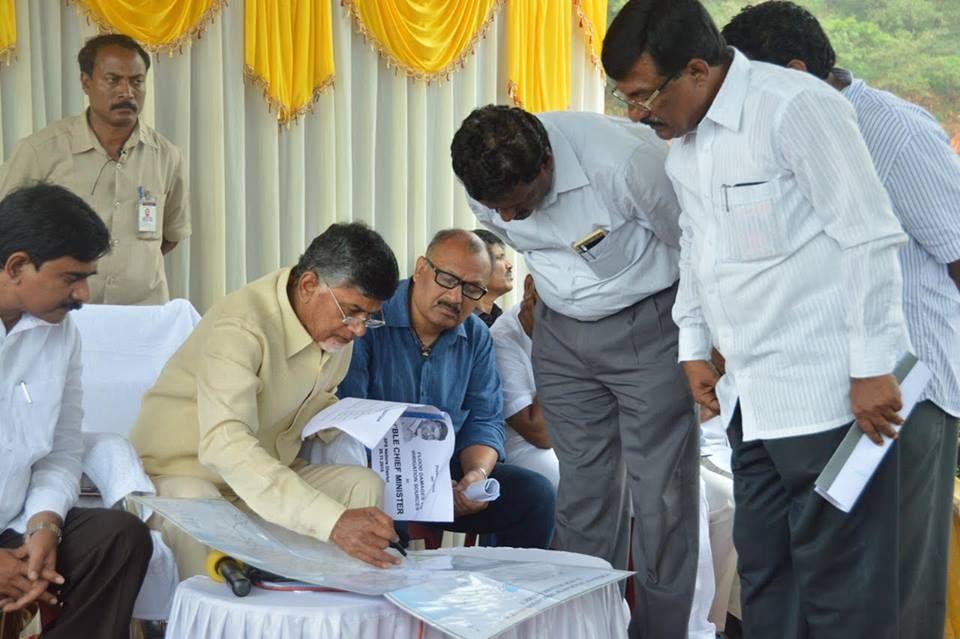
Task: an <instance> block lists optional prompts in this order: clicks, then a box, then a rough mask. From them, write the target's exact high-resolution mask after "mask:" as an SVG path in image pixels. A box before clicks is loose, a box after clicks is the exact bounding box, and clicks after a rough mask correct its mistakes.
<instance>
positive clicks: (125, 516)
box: [0, 184, 153, 639]
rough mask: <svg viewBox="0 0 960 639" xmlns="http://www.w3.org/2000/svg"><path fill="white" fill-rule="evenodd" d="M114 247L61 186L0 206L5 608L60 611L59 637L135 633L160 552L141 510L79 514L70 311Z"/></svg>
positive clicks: (77, 400) (1, 599) (74, 335)
mask: <svg viewBox="0 0 960 639" xmlns="http://www.w3.org/2000/svg"><path fill="white" fill-rule="evenodd" d="M109 247H110V234H109V232H108V231H107V228H106V226H105V225H104V224H103V222H102V221H101V220H100V218H99V217H98V216H97V214H96V213H94V211H93V209H91V208H90V207H89V206H88V205H87V204H86V203H85V202H84V201H83V200H81V199H80V198H79V197H77V196H75V195H73V194H72V193H71V192H69V191H67V190H66V189H64V188H62V187H59V186H53V185H48V184H39V185H36V186H30V187H25V188H21V189H19V190H17V191H14V192H12V193H11V194H10V195H8V196H7V197H6V198H4V200H3V201H2V202H0V264H2V271H0V319H2V320H3V325H2V328H0V459H2V460H3V461H2V463H0V604H2V606H3V612H4V613H9V612H13V611H16V610H20V609H22V608H23V607H24V606H26V605H27V604H29V603H31V602H34V601H41V602H44V603H47V604H51V605H56V604H59V605H60V606H61V608H60V610H59V613H58V614H57V616H56V619H55V621H54V622H53V624H52V625H50V626H48V627H47V628H45V629H44V633H43V636H44V637H50V638H51V639H56V638H58V637H63V638H74V637H85V638H88V637H89V638H94V639H99V638H103V639H107V638H110V639H115V638H117V637H125V636H127V633H128V632H129V624H130V616H131V613H132V611H133V604H134V601H135V600H136V597H137V593H138V592H139V590H140V584H141V582H142V581H143V576H144V574H145V573H146V570H147V564H148V563H149V561H150V556H151V554H152V552H153V546H152V543H151V541H150V535H149V532H148V531H147V527H146V525H144V524H143V522H141V521H140V520H139V519H137V518H136V517H134V516H133V515H130V514H129V513H125V512H122V511H118V510H105V509H81V508H74V505H75V504H76V501H77V496H78V494H79V491H80V467H81V466H80V465H81V456H82V452H83V451H82V439H81V433H80V421H81V417H82V412H83V411H82V408H81V388H80V336H79V333H78V332H77V329H76V327H75V326H74V325H73V323H72V322H71V321H70V318H69V317H68V315H67V314H68V313H69V312H70V311H71V310H74V309H77V308H80V306H81V305H82V304H83V303H84V302H86V301H87V300H88V299H89V297H90V288H89V286H88V284H87V280H88V278H89V277H90V276H91V275H93V274H94V273H96V270H97V260H98V259H99V258H100V257H101V256H102V255H103V254H104V253H106V252H107V250H108V249H109Z"/></svg>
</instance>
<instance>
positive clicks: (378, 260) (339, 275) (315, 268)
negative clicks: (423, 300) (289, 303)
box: [291, 222, 400, 301]
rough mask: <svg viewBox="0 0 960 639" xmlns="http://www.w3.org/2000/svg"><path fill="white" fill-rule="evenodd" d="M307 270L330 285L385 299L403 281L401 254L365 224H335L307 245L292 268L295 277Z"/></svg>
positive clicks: (377, 298) (373, 297)
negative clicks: (398, 256) (400, 265)
mask: <svg viewBox="0 0 960 639" xmlns="http://www.w3.org/2000/svg"><path fill="white" fill-rule="evenodd" d="M307 271H312V272H314V273H316V274H317V277H319V278H320V279H321V280H323V282H324V283H325V284H326V285H327V286H349V287H352V288H355V289H357V290H358V291H359V292H360V294H361V295H364V296H365V297H369V298H371V299H376V300H380V301H385V300H388V299H390V297H392V296H393V293H394V292H395V291H396V290H397V285H398V284H399V282H400V269H399V268H398V267H397V258H396V257H395V256H394V254H393V251H392V250H390V247H389V246H387V243H386V242H385V241H384V240H383V238H382V237H381V236H380V234H379V233H377V232H376V231H374V230H373V229H371V228H369V227H367V226H366V225H365V224H361V223H356V222H355V223H352V224H333V225H331V226H330V227H329V228H327V230H326V231H324V232H323V233H321V234H320V235H318V236H317V237H316V238H314V240H313V241H312V242H311V243H310V246H308V247H307V250H306V251H305V252H304V254H303V255H301V256H300V259H299V260H298V261H297V264H296V266H294V267H293V270H292V271H291V276H292V278H293V280H294V281H297V280H299V279H300V277H301V276H302V275H303V274H304V273H306V272H307Z"/></svg>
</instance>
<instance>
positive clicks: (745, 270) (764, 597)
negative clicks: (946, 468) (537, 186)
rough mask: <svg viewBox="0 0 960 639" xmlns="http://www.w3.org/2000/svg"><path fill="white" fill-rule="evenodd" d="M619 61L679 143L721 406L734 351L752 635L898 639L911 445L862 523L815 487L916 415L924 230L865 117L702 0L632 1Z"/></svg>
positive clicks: (621, 31)
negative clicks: (902, 521) (913, 283)
mask: <svg viewBox="0 0 960 639" xmlns="http://www.w3.org/2000/svg"><path fill="white" fill-rule="evenodd" d="M603 64H604V68H605V69H606V71H607V74H608V75H609V76H610V77H611V78H613V79H614V80H615V81H616V83H617V91H618V92H619V93H620V94H621V96H622V97H623V99H624V100H625V101H627V103H628V105H629V107H630V108H629V111H628V114H629V116H630V118H631V119H633V120H635V121H641V122H643V123H645V124H647V125H648V126H650V127H651V128H653V130H654V131H656V133H657V135H659V136H660V137H661V138H664V139H670V138H676V139H675V140H674V141H673V144H672V146H671V149H670V156H669V158H668V160H667V172H668V174H669V175H670V179H671V180H672V182H673V184H674V187H675V188H676V191H677V196H678V198H679V200H680V206H681V207H682V208H683V214H682V215H681V217H680V226H681V228H682V230H683V235H682V238H681V258H680V290H679V292H678V294H677V301H676V305H675V306H674V309H673V317H674V319H675V320H676V322H677V323H678V324H679V326H680V360H681V361H682V362H683V367H684V372H685V373H686V374H687V378H688V380H689V384H690V387H691V390H692V392H693V395H694V398H695V399H696V400H697V401H698V402H699V403H701V404H703V405H706V406H708V407H709V408H711V409H712V410H714V411H717V410H718V408H719V407H718V406H717V398H716V394H715V391H714V386H715V383H716V372H715V371H714V369H713V367H712V366H711V364H710V363H709V359H710V347H711V345H712V344H716V345H717V347H718V348H719V350H720V351H721V352H722V353H723V354H724V356H725V357H726V370H727V374H730V375H732V376H733V380H735V385H736V388H737V391H738V393H739V397H740V400H739V408H738V410H736V411H735V413H734V415H733V418H732V421H731V424H730V427H729V431H728V433H729V435H730V440H731V445H732V447H733V459H732V468H733V472H734V491H735V497H736V504H737V506H736V515H735V521H734V539H735V541H736V545H737V551H738V552H739V555H740V564H739V567H740V576H741V586H742V602H743V623H744V631H745V636H747V637H793V636H806V634H807V633H809V635H810V636H815V637H844V638H845V639H851V638H859V637H863V638H867V637H869V638H871V639H878V638H886V637H890V638H893V637H896V636H897V630H898V629H897V625H898V613H897V610H898V603H899V602H898V596H897V585H898V583H897V582H898V577H897V562H896V561H895V559H891V558H895V557H896V554H897V536H898V530H897V529H898V512H897V501H896V498H897V490H898V481H899V480H898V475H899V469H898V463H899V449H898V447H894V448H893V449H892V450H891V451H890V452H889V454H888V455H887V456H886V458H885V459H884V461H883V463H882V464H881V465H880V467H879V469H878V470H877V473H876V474H875V476H874V477H873V478H872V480H871V482H870V484H869V485H868V487H867V489H866V490H865V491H864V493H863V495H862V496H861V498H860V501H859V502H858V504H857V506H856V508H854V509H853V511H852V512H850V513H848V514H847V513H843V512H841V511H840V510H838V509H836V508H834V507H833V506H831V505H830V504H828V503H827V502H826V501H825V500H823V499H822V498H820V497H819V496H818V495H816V494H815V493H814V491H813V482H814V480H815V479H816V477H817V475H818V474H819V473H820V471H821V470H822V469H823V467H824V466H825V464H826V462H827V460H828V459H829V458H830V456H831V455H832V453H833V451H834V450H835V449H836V447H837V445H838V444H839V442H840V440H841V439H842V438H843V436H844V435H845V433H846V430H847V428H846V426H847V425H848V424H849V423H850V422H851V421H853V420H855V421H856V423H857V424H858V425H859V427H860V428H861V429H862V430H863V431H864V432H865V433H866V434H867V435H868V436H869V437H870V438H871V439H872V440H873V441H875V442H877V443H879V442H880V440H881V438H880V435H881V434H884V435H887V436H895V434H896V433H895V430H894V428H893V427H892V426H891V424H892V423H900V422H901V421H902V420H901V419H900V417H899V416H898V415H897V411H898V410H899V409H900V408H901V401H900V390H899V386H898V384H897V381H896V378H895V377H894V376H893V375H892V374H891V373H892V371H893V369H894V365H895V363H896V361H897V358H898V356H899V355H900V354H902V353H903V352H904V351H906V350H908V349H909V340H908V338H907V332H906V326H905V323H904V318H903V312H902V304H901V276H900V268H899V264H898V261H897V250H898V248H899V246H900V245H901V244H903V242H904V241H905V240H906V236H905V235H904V233H903V231H902V229H901V228H900V225H899V223H898V222H897V219H896V217H894V215H893V212H892V210H891V207H890V201H889V199H888V197H887V195H886V192H885V191H884V189H883V186H882V184H881V183H880V180H879V179H878V177H877V174H876V171H875V170H874V168H873V163H872V162H871V160H870V155H869V153H868V151H867V148H866V146H865V144H864V142H863V138H862V137H861V136H860V133H859V131H858V130H857V119H856V115H855V113H854V111H853V108H852V107H851V106H850V104H849V103H848V102H847V101H846V100H845V99H844V98H843V96H842V95H840V93H839V92H837V91H835V90H833V89H831V88H830V87H829V86H827V85H826V84H824V83H823V82H821V81H819V80H817V79H816V78H813V77H812V76H809V75H804V74H799V73H795V72H793V71H789V70H786V69H783V68H781V67H776V66H773V65H769V64H764V63H757V62H751V61H749V60H748V59H747V58H746V57H744V56H743V55H742V54H741V53H740V52H738V51H736V50H735V49H730V48H727V47H726V45H725V42H724V40H723V38H722V37H721V35H720V33H719V31H718V30H717V28H716V26H715V25H714V24H713V21H712V20H711V19H710V16H709V15H708V14H707V12H706V10H705V9H704V8H703V6H702V5H701V4H700V3H699V2H698V1H697V0H640V1H638V0H634V1H632V2H630V3H628V4H627V5H626V6H625V7H624V8H623V10H622V11H621V12H620V13H619V14H618V16H617V17H616V18H615V19H614V21H613V23H612V24H611V26H610V29H609V31H608V33H607V37H606V39H605V41H604V46H603ZM796 633H799V634H796Z"/></svg>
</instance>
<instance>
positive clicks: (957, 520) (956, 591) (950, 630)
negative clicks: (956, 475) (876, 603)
mask: <svg viewBox="0 0 960 639" xmlns="http://www.w3.org/2000/svg"><path fill="white" fill-rule="evenodd" d="M917 561H923V560H922V559H919V558H918V559H917ZM948 561H949V564H948V566H949V568H948V569H947V623H946V627H945V628H944V631H943V636H944V637H945V639H960V479H957V480H955V481H954V484H953V529H952V531H951V538H950V554H949V560H948Z"/></svg>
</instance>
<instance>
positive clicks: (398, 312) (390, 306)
mask: <svg viewBox="0 0 960 639" xmlns="http://www.w3.org/2000/svg"><path fill="white" fill-rule="evenodd" d="M411 288H413V278H412V277H411V278H408V279H405V280H403V281H402V282H400V285H399V286H397V291H396V293H394V294H393V297H391V298H390V299H388V300H387V301H386V303H385V304H384V305H383V319H384V320H385V321H386V322H387V326H386V327H387V328H413V324H411V323H410V304H411V302H410V289H411ZM469 319H470V316H469V315H468V316H467V320H469ZM467 320H464V321H463V322H460V323H459V324H457V326H456V328H453V329H450V330H447V331H444V332H443V333H441V334H440V337H438V338H437V341H438V342H439V341H440V340H441V339H443V337H444V336H445V335H447V334H449V333H451V332H452V333H454V334H456V336H457V337H462V338H464V339H466V338H467V329H466V328H464V324H466V322H467ZM477 321H480V320H477ZM377 330H383V329H377ZM410 334H411V336H412V335H413V333H412V332H411V333H410Z"/></svg>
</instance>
